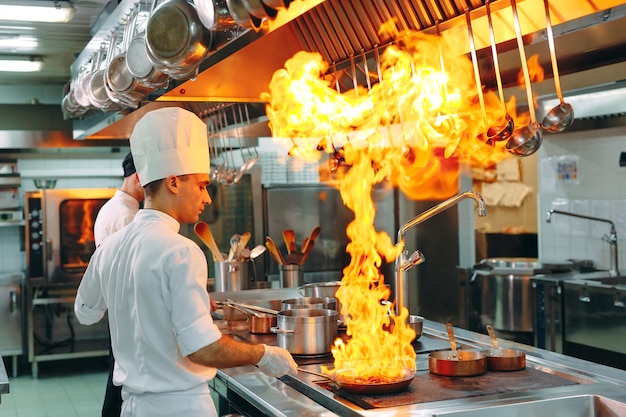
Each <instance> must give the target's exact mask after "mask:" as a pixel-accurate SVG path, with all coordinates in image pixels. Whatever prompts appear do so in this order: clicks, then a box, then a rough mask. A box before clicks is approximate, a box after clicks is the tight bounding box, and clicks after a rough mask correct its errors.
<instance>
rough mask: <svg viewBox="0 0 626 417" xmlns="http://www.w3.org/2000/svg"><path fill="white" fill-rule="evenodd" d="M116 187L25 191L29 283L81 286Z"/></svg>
mask: <svg viewBox="0 0 626 417" xmlns="http://www.w3.org/2000/svg"><path fill="white" fill-rule="evenodd" d="M114 193H115V189H114V188H94V189H79V188H76V189H58V190H57V189H44V190H38V191H28V192H26V193H25V208H26V219H25V220H26V266H27V276H28V283H29V285H31V286H32V285H36V286H41V285H43V286H52V285H54V286H59V285H65V286H76V287H77V286H78V283H79V282H80V279H81V277H82V275H83V272H84V271H85V269H86V268H87V264H88V263H89V259H90V258H91V255H92V254H93V252H94V250H95V249H96V246H95V241H94V236H93V224H94V221H95V219H96V216H97V214H98V211H100V208H101V207H102V206H103V205H104V203H106V201H107V200H108V199H109V198H111V197H112V196H113V194H114Z"/></svg>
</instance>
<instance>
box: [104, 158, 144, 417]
mask: <svg viewBox="0 0 626 417" xmlns="http://www.w3.org/2000/svg"><path fill="white" fill-rule="evenodd" d="M122 169H123V171H124V181H123V182H122V186H121V187H120V189H119V190H117V191H115V194H113V197H111V199H110V200H109V201H107V202H106V203H105V204H104V205H103V206H102V208H101V209H100V211H99V212H98V216H97V217H96V221H95V223H94V227H93V233H94V238H95V240H96V247H98V246H100V244H101V243H102V241H103V240H104V239H106V238H107V237H108V236H109V235H111V234H112V233H114V232H117V231H118V230H120V229H121V228H122V227H124V226H126V225H127V224H128V223H130V222H131V221H132V220H133V219H134V218H135V214H137V212H138V211H139V205H140V204H141V202H142V201H143V187H142V186H141V183H140V182H139V176H138V175H137V170H136V169H135V162H134V161H133V154H132V152H129V153H128V154H127V155H126V156H125V157H124V160H123V161H122ZM109 358H110V362H109V364H110V366H109V379H108V381H107V387H106V391H105V393H104V403H103V404H102V417H119V416H120V414H121V412H122V387H120V386H116V385H114V384H113V368H114V366H115V358H114V357H113V349H112V348H111V346H110V345H109Z"/></svg>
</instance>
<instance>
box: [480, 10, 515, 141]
mask: <svg viewBox="0 0 626 417" xmlns="http://www.w3.org/2000/svg"><path fill="white" fill-rule="evenodd" d="M490 3H491V2H490V1H489V0H487V2H486V3H485V7H486V9H487V21H488V22H489V38H490V39H491V54H492V56H493V68H494V70H495V73H496V82H497V84H498V96H499V97H500V103H502V107H503V108H504V118H502V119H500V120H499V122H501V123H498V124H497V125H495V126H489V129H488V130H487V138H489V139H490V140H493V141H496V142H499V141H502V140H506V139H508V138H509V137H510V136H511V133H513V130H514V128H515V123H514V122H513V118H512V117H511V115H509V113H508V112H507V110H506V103H505V102H504V92H503V91H502V77H501V75H500V64H499V62H498V49H497V47H496V36H495V33H494V31H493V22H492V21H491V8H490V7H489V5H490Z"/></svg>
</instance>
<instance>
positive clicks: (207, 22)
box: [194, 0, 238, 31]
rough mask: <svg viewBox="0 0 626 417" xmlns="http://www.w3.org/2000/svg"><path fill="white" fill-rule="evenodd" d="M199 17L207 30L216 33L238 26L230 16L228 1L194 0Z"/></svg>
mask: <svg viewBox="0 0 626 417" xmlns="http://www.w3.org/2000/svg"><path fill="white" fill-rule="evenodd" d="M194 4H195V5H196V10H197V11H198V17H199V18H200V21H201V22H202V24H203V25H204V27H205V28H207V29H209V30H215V31H227V30H232V29H235V28H236V27H237V26H238V24H237V22H236V21H235V19H234V18H233V16H231V15H230V13H229V11H228V5H227V4H226V0H194Z"/></svg>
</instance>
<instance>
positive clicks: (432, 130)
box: [262, 25, 527, 382]
mask: <svg viewBox="0 0 626 417" xmlns="http://www.w3.org/2000/svg"><path fill="white" fill-rule="evenodd" d="M389 30H390V29H389V26H388V25H386V27H385V31H387V32H389ZM403 35H404V36H403V38H402V39H398V40H397V41H396V42H395V43H394V44H392V45H390V46H388V47H387V48H386V49H385V50H384V52H383V53H382V54H381V55H380V58H381V60H380V74H381V76H380V77H379V76H378V71H370V73H369V75H370V78H371V79H372V80H373V82H372V83H371V88H364V87H361V86H357V87H356V88H355V89H351V90H349V91H344V92H339V91H338V90H337V89H336V88H333V86H332V84H333V82H332V79H331V76H332V75H333V74H331V76H326V73H327V70H328V68H329V65H328V63H326V62H323V60H322V58H321V56H320V55H319V54H316V53H307V52H299V53H297V54H296V55H294V56H293V57H292V58H291V59H290V60H288V61H287V62H286V63H285V67H284V68H283V69H280V70H278V71H276V72H275V73H274V76H273V78H272V81H271V83H270V86H269V88H270V93H266V94H264V95H263V97H262V98H263V99H264V100H265V101H267V102H268V103H269V104H268V105H267V108H266V112H267V115H268V117H269V119H270V127H271V129H272V133H273V136H274V138H275V139H276V140H281V141H286V142H287V143H288V144H289V145H290V147H291V150H290V151H289V153H290V155H292V156H297V157H301V158H308V159H310V160H318V159H319V158H320V150H323V151H325V152H326V153H328V154H329V155H331V156H330V158H331V160H332V159H335V160H336V161H341V164H343V166H344V167H345V166H347V167H349V168H347V169H340V170H337V172H336V177H337V179H338V181H336V182H335V183H336V184H337V187H338V188H339V190H340V193H341V197H342V199H343V202H344V204H345V205H346V206H347V207H348V208H350V209H351V210H352V211H353V212H354V216H355V217H354V221H352V222H351V223H350V224H349V225H348V227H347V230H346V232H347V236H348V238H349V240H350V242H349V244H348V246H347V251H348V253H349V254H350V256H351V261H350V264H349V265H348V266H347V267H346V268H345V269H344V270H343V278H342V284H341V287H340V288H339V290H338V291H337V293H336V296H337V298H338V299H339V301H340V302H341V304H342V306H343V309H344V311H343V313H347V314H349V319H348V322H347V335H348V336H349V339H348V341H347V342H345V343H344V342H343V341H342V340H341V339H337V340H336V341H335V343H334V346H333V347H332V353H333V356H334V366H335V369H336V370H345V369H349V370H350V371H351V374H352V375H353V376H354V378H355V379H358V380H359V381H368V380H377V381H380V380H381V378H382V379H383V380H385V381H390V382H392V381H395V380H398V379H402V378H403V377H404V376H405V375H406V372H407V371H414V368H415V351H414V349H413V347H412V346H411V340H412V339H413V337H414V332H413V330H411V329H410V328H409V327H408V325H406V319H407V316H408V311H407V309H406V308H404V307H403V308H402V311H400V312H399V313H398V315H397V316H396V315H395V312H394V308H393V306H392V305H390V304H389V303H385V301H387V300H388V299H389V296H390V290H389V288H388V287H387V286H386V285H385V283H384V276H383V275H382V274H381V273H380V267H381V264H382V263H383V262H393V261H394V260H395V259H396V258H397V257H398V256H399V254H400V251H401V249H400V246H395V245H394V243H393V241H392V239H391V238H390V237H389V236H388V235H387V234H386V233H384V232H377V231H376V229H375V227H374V217H375V215H376V208H375V205H374V202H373V200H372V188H373V187H374V186H375V185H376V184H379V183H382V182H386V183H388V184H390V185H392V186H396V187H399V188H400V189H401V190H402V191H403V193H404V194H405V195H407V196H408V197H410V198H413V199H443V198H448V197H450V196H452V195H453V194H455V193H456V192H457V191H458V182H459V181H458V176H459V172H460V168H459V167H460V165H461V163H469V164H471V165H483V166H487V165H492V164H494V163H496V162H498V161H500V160H502V159H504V158H508V157H509V156H510V154H508V153H507V152H506V149H505V144H506V141H503V142H497V143H495V144H493V143H491V142H489V141H486V140H485V138H484V132H486V131H487V128H488V126H489V125H490V124H491V123H493V122H494V121H496V120H498V119H499V118H501V117H503V115H504V111H503V108H504V106H503V104H502V103H500V101H499V99H498V97H497V95H496V94H494V93H493V92H490V91H488V92H485V112H484V113H483V112H482V109H481V106H480V104H479V99H478V95H477V89H476V85H475V81H474V76H473V70H472V63H471V61H470V60H469V59H468V58H467V56H465V55H458V53H457V52H454V51H455V50H458V49H455V48H454V47H452V46H453V44H454V43H455V42H457V43H458V42H460V41H459V40H458V39H457V40H454V39H447V40H446V39H444V38H443V37H438V36H430V35H426V34H422V33H415V34H409V35H407V34H403ZM443 63H445V67H444V65H443ZM507 111H508V113H509V114H510V115H511V116H512V117H513V118H514V120H515V121H516V122H517V121H518V120H523V118H525V117H527V116H526V115H522V117H521V118H520V117H518V116H517V115H516V114H515V100H514V98H513V99H512V100H511V101H510V102H509V103H507ZM392 322H393V323H394V326H393V327H391V328H390V327H389V325H390V323H392Z"/></svg>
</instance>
